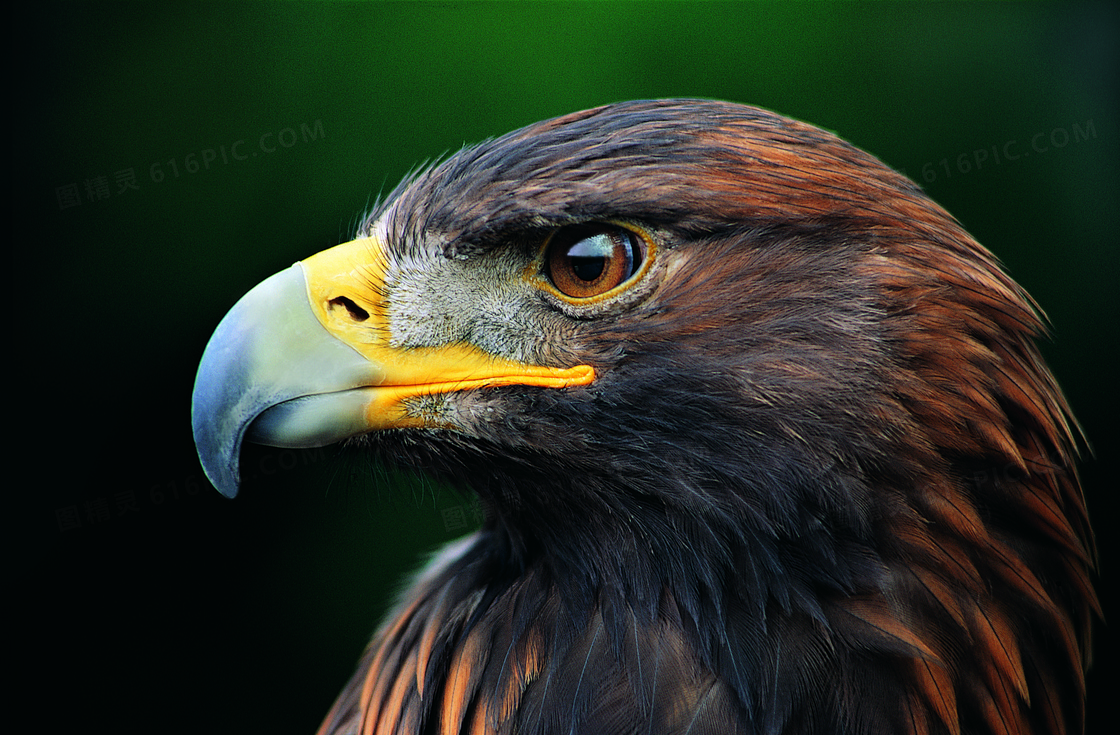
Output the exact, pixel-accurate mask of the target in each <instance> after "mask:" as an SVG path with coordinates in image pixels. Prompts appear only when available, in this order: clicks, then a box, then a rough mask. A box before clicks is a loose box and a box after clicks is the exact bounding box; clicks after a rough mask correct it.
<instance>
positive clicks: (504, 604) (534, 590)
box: [320, 537, 740, 735]
mask: <svg viewBox="0 0 1120 735" xmlns="http://www.w3.org/2000/svg"><path fill="white" fill-rule="evenodd" d="M484 547H485V543H484V542H482V541H480V540H479V539H478V538H476V537H468V538H467V539H464V540H463V541H460V542H457V543H456V544H453V545H451V546H450V547H448V548H447V549H445V550H444V551H443V552H442V553H441V554H439V555H437V557H436V558H435V559H434V560H433V562H432V563H431V564H430V565H429V566H428V567H427V568H426V569H425V571H423V572H422V573H421V574H420V577H419V581H418V584H416V585H415V586H414V587H413V588H412V589H410V590H409V592H408V594H407V596H406V597H405V598H404V599H403V600H401V601H400V603H399V604H398V606H397V608H396V609H395V611H394V612H393V614H391V615H390V616H389V618H388V620H387V621H386V623H385V624H384V625H383V626H382V628H381V629H380V630H379V631H378V633H377V635H376V636H375V637H374V639H373V641H372V642H371V644H370V646H369V648H368V649H367V650H366V652H365V654H364V655H363V657H362V659H361V662H360V664H359V666H358V669H357V671H356V673H355V674H354V676H353V677H352V679H351V681H350V683H349V684H348V685H347V687H346V689H345V690H344V691H343V693H342V695H341V696H340V697H339V699H338V700H337V702H336V703H335V706H334V708H333V710H332V711H331V713H330V714H329V715H328V717H327V718H326V721H325V722H324V723H323V727H322V728H321V729H320V735H341V734H344V733H378V734H382V733H402V734H403V733H410V734H411V733H419V732H433V733H441V734H442V733H485V734H494V735H497V734H500V733H515V732H516V733H525V734H526V735H530V734H535V733H539V734H540V735H545V734H547V733H554V732H555V733H559V732H564V733H606V732H609V733H631V732H633V733H638V732H657V733H690V734H692V735H703V734H705V733H712V734H713V735H714V734H715V733H723V734H730V735H733V734H734V733H735V732H739V730H738V729H737V728H736V726H735V723H736V722H738V721H739V717H740V715H739V713H738V712H737V709H738V705H737V704H736V698H735V695H734V693H733V692H732V691H731V690H730V689H729V688H728V686H727V685H726V683H724V682H723V681H722V680H721V679H720V678H719V677H717V676H716V675H715V674H713V672H712V671H710V670H709V669H708V668H707V667H705V666H704V665H703V664H702V663H701V661H700V658H699V657H698V656H697V653H696V652H695V650H694V649H693V647H692V646H691V645H690V644H689V643H688V642H687V636H686V634H685V632H684V626H682V625H681V621H680V619H679V615H678V613H677V612H676V605H675V604H674V603H673V601H672V600H671V599H669V598H668V596H666V598H665V599H662V600H660V601H659V602H658V603H657V604H656V605H655V606H654V610H655V614H654V615H653V616H647V615H644V614H642V613H640V612H636V611H635V609H634V608H633V607H630V606H627V605H621V604H616V603H615V602H612V598H611V596H610V595H604V594H599V593H596V594H595V595H593V597H594V600H593V602H592V603H591V604H583V600H585V599H588V598H581V599H580V600H579V601H576V600H573V599H570V598H565V597H564V596H562V595H561V593H560V590H559V588H558V586H557V585H556V584H555V583H554V580H551V579H550V578H549V575H548V574H547V573H546V572H544V571H542V570H539V569H531V570H523V571H522V573H521V574H519V575H517V576H516V577H514V578H509V579H508V580H506V581H502V575H500V574H498V575H495V574H494V570H493V569H492V568H489V564H490V562H489V560H488V559H487V556H486V554H485V552H484ZM599 592H600V593H601V591H599ZM666 594H668V593H666Z"/></svg>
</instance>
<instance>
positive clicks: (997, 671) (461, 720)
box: [195, 100, 1099, 735]
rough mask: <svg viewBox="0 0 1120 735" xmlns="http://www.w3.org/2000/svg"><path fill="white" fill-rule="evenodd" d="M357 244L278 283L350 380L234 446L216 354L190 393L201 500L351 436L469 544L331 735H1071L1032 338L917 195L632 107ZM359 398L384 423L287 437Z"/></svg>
mask: <svg viewBox="0 0 1120 735" xmlns="http://www.w3.org/2000/svg"><path fill="white" fill-rule="evenodd" d="M360 234H361V236H362V237H363V238H365V239H360V240H359V241H357V242H356V243H354V244H352V245H351V246H347V247H348V248H349V249H347V250H339V251H338V252H337V253H336V254H334V255H331V256H329V258H326V259H318V258H320V256H316V258H317V259H311V260H309V261H307V263H306V264H305V265H304V266H303V271H301V273H305V274H306V275H301V276H299V278H297V277H296V276H292V277H291V283H292V284H296V283H297V281H298V283H300V284H302V283H303V282H304V281H303V280H301V279H304V278H306V282H307V284H308V288H307V293H309V294H310V296H311V306H312V311H313V312H314V313H315V314H316V315H317V318H318V321H319V323H320V324H321V325H322V327H323V328H325V329H326V330H327V332H329V333H330V334H331V335H333V336H332V337H331V339H332V340H334V339H336V338H337V339H339V340H342V341H343V342H345V343H346V344H349V345H350V346H351V347H353V348H354V350H357V351H358V352H360V353H361V354H362V355H363V356H364V359H365V358H368V359H369V360H373V361H374V362H376V363H377V365H378V366H379V367H378V369H377V371H375V372H376V375H375V376H374V377H368V376H367V377H365V378H358V379H353V378H346V379H345V380H343V379H335V378H329V379H327V378H323V380H324V381H325V382H324V385H323V386H321V387H319V388H316V389H315V390H313V391H312V390H308V389H307V388H306V386H304V385H303V383H300V386H299V387H298V388H291V389H289V388H285V389H284V390H280V391H279V392H276V391H273V392H272V393H269V396H270V397H268V398H261V399H259V400H258V399H254V400H255V401H256V403H254V404H253V406H252V407H251V408H248V409H247V408H245V407H244V405H242V404H238V407H237V409H236V410H235V411H232V413H231V409H229V408H228V405H230V404H231V403H234V402H236V401H237V400H240V399H239V398H236V396H241V395H243V394H244V391H243V389H242V388H241V387H240V386H241V385H242V384H243V382H244V381H243V380H242V377H241V376H240V374H239V373H238V374H237V375H236V376H235V377H236V378H237V379H236V380H233V379H231V378H230V376H231V368H229V365H230V364H234V363H237V362H238V361H237V360H236V359H235V360H233V361H232V362H231V359H230V358H228V357H219V356H215V355H218V354H219V351H220V350H221V349H224V348H223V346H224V345H227V344H228V343H229V342H230V341H231V339H232V338H228V337H221V336H218V335H216V337H215V342H214V343H212V346H211V348H208V353H207V357H206V358H205V359H204V365H203V368H202V369H201V370H200V377H199V386H200V387H197V388H196V405H195V421H196V436H199V437H200V438H199V446H200V452H201V453H202V455H203V459H204V463H207V466H208V470H209V471H210V472H211V476H212V477H214V478H215V480H216V483H217V484H219V487H221V488H222V489H223V491H226V492H227V493H229V494H232V492H234V491H235V490H236V477H237V475H236V455H237V451H238V447H239V443H240V437H241V433H240V432H242V431H245V430H246V427H249V428H248V431H249V433H250V435H251V436H253V437H254V438H255V439H256V440H259V441H263V442H265V443H269V442H273V443H284V444H289V445H290V444H296V445H299V444H301V443H302V444H308V445H310V444H314V443H316V442H319V443H322V442H324V441H333V440H336V439H339V438H343V437H344V436H350V435H359V438H358V439H356V440H354V443H355V444H356V445H357V446H359V447H361V448H368V449H369V450H371V451H373V452H375V453H376V454H377V455H378V456H380V457H382V458H383V459H385V460H387V461H390V462H394V463H397V464H400V465H404V466H409V467H417V468H422V469H424V470H426V471H429V472H432V473H433V474H435V475H438V476H441V477H444V478H448V479H450V480H452V481H453V482H457V483H459V484H460V485H463V486H466V487H469V488H471V489H473V490H474V491H475V492H477V493H478V494H479V496H480V497H481V499H482V501H483V503H484V505H485V507H486V508H487V521H486V523H485V525H484V527H483V529H482V530H481V531H479V532H478V533H477V534H474V535H472V536H470V537H468V538H467V539H464V540H463V541H461V542H458V543H457V544H455V545H453V546H452V547H450V548H448V549H447V550H445V551H444V552H442V553H441V554H440V555H439V557H438V558H437V559H436V560H435V561H434V562H433V563H432V564H431V565H430V566H429V567H428V568H427V570H426V571H425V572H423V574H422V575H421V577H420V578H419V580H418V581H417V582H416V584H415V585H414V586H413V587H412V588H411V589H410V590H409V591H408V592H407V593H406V594H405V595H404V597H403V598H402V601H401V603H400V605H399V607H398V608H397V610H396V611H395V612H394V613H393V614H392V615H391V616H390V618H389V620H388V621H387V622H386V623H385V625H384V626H383V627H382V628H381V630H380V631H379V632H378V633H377V635H376V637H375V638H374V640H373V642H372V643H371V645H370V648H369V649H368V650H367V652H366V654H365V655H364V656H363V658H362V660H361V663H360V664H359V668H358V672H357V673H356V674H355V676H354V678H353V680H352V681H351V683H350V684H349V686H348V687H347V688H346V689H345V691H344V692H343V694H342V695H341V696H340V698H339V700H338V702H337V703H336V704H335V707H334V709H333V710H332V711H331V713H330V714H329V715H328V717H327V719H326V721H325V722H324V724H323V727H322V729H321V732H322V733H324V735H325V734H326V733H356V732H361V733H421V732H422V733H441V734H442V733H561V732H562V733H569V732H573V733H616V732H617V733H837V732H850V733H882V732H913V733H952V734H953V735H961V734H965V733H970V734H979V733H1054V734H1059V733H1066V734H1069V733H1077V732H1080V731H1081V730H1082V729H1083V716H1084V715H1083V712H1084V704H1083V703H1084V671H1085V668H1086V666H1087V664H1088V657H1089V627H1090V619H1091V617H1092V616H1093V614H1094V612H1099V610H1098V609H1097V603H1096V598H1095V596H1094V593H1093V591H1092V588H1091V584H1090V580H1089V570H1090V567H1091V554H1092V548H1091V546H1092V541H1091V533H1090V530H1089V524H1088V520H1087V515H1086V511H1085V505H1084V502H1083V499H1082V494H1081V489H1080V486H1079V482H1078V479H1077V475H1076V470H1075V452H1076V449H1075V445H1076V440H1075V436H1074V425H1073V419H1072V418H1071V416H1070V413H1069V409H1068V407H1067V405H1066V403H1065V400H1064V399H1063V397H1062V395H1061V393H1060V391H1059V390H1058V388H1057V385H1056V384H1055V382H1054V379H1053V378H1052V377H1051V375H1050V373H1049V371H1048V370H1047V369H1046V367H1045V365H1044V364H1043V363H1042V360H1041V358H1040V356H1039V353H1038V351H1037V349H1036V347H1035V345H1034V342H1033V340H1034V339H1035V338H1036V337H1037V336H1038V335H1039V334H1040V333H1041V332H1042V331H1043V324H1042V322H1041V320H1040V317H1039V316H1038V313H1037V311H1036V309H1035V307H1034V305H1033V303H1032V302H1031V301H1030V299H1029V297H1028V296H1026V294H1024V293H1023V291H1022V290H1021V289H1020V288H1019V287H1018V286H1017V285H1016V284H1015V283H1014V282H1013V281H1011V279H1010V278H1008V277H1007V276H1006V275H1005V274H1004V273H1003V272H1002V271H1001V269H1000V268H999V266H998V264H997V263H996V261H995V259H994V258H993V257H992V255H991V254H990V253H988V251H986V250H985V249H984V248H983V247H981V246H980V245H979V244H977V243H976V242H975V241H974V240H973V239H972V238H971V237H970V236H969V235H968V234H967V233H966V232H965V231H964V230H963V229H962V228H961V227H960V226H959V225H958V224H957V223H956V222H955V221H954V220H953V219H952V218H951V217H950V216H949V215H947V214H946V213H945V212H944V211H943V210H941V209H940V208H939V207H938V206H937V205H936V204H934V203H933V202H932V201H930V200H929V199H928V198H927V197H926V196H925V195H924V194H922V192H921V191H920V190H919V189H918V188H917V187H916V186H915V185H913V184H912V183H911V182H909V181H908V180H907V179H905V178H904V177H902V176H900V175H899V174H897V173H895V172H893V171H891V170H890V169H888V168H887V167H885V166H883V165H882V164H881V163H879V162H878V161H876V160H875V159H873V158H872V157H870V156H868V155H867V154H865V153H863V152H861V151H859V150H857V149H855V148H853V147H851V146H849V145H847V144H846V143H844V142H843V141H841V140H839V139H838V138H836V137H835V136H833V135H831V134H829V133H826V132H823V131H821V130H819V129H817V128H814V127H811V126H808V125H804V124H802V123H798V122H795V121H792V120H789V119H786V118H783V117H780V116H778V115H774V114H772V113H769V112H765V111H762V110H758V109H755V108H750V107H744V106H740V105H733V104H727V103H720V102H708V101H695V100H684V101H680V100H677V101H672V100H671V101H654V102H634V103H624V104H618V105H612V106H608V107H604V108H598V109H595V110H589V111H585V112H580V113H576V114H573V115H568V116H566V117H563V118H558V119H556V120H550V121H546V122H542V123H539V124H537V125H533V126H529V127H528V128H525V129H523V130H520V131H517V132H514V133H511V134H509V135H507V136H504V137H502V138H499V139H497V140H494V141H490V142H487V143H483V144H481V145H479V146H477V147H474V148H468V149H465V150H463V151H461V152H459V153H458V154H456V155H454V156H452V157H451V158H449V159H448V160H446V161H444V162H443V163H441V164H439V165H438V166H435V167H433V168H431V169H429V170H426V171H423V172H421V173H420V174H418V175H417V176H416V177H414V178H413V179H411V180H409V181H407V182H405V183H404V184H402V185H401V186H400V187H399V188H398V189H397V190H396V191H394V192H393V193H392V194H391V195H390V196H389V197H388V198H387V200H386V201H385V203H384V204H383V205H382V206H380V207H379V208H378V210H377V211H376V212H375V213H373V215H371V216H370V217H369V219H368V221H367V222H366V224H365V225H364V227H363V230H362V232H361V233H360ZM340 258H341V259H342V260H339V259H340ZM336 262H343V263H344V265H342V266H336V265H335V263H336ZM328 263H329V264H330V265H329V267H328V266H327V264H328ZM327 271H329V273H328V272H327ZM616 277H617V279H616ZM611 279H616V280H611ZM284 288H288V287H287V286H285V287H284ZM291 288H292V289H293V290H294V291H300V293H302V291H301V290H300V287H298V286H296V285H292V286H291ZM600 291H601V293H600ZM270 293H271V292H270ZM270 297H271V296H270ZM263 298H264V297H262V296H256V297H252V298H250V297H247V299H248V300H249V301H252V302H254V303H256V302H258V301H263ZM248 308H250V307H244V308H243V307H241V306H240V305H239V307H238V309H235V312H236V313H238V314H240V313H242V312H244V311H245V310H246V309H248ZM265 313H269V312H268V309H265ZM239 319H241V317H240V316H238V317H237V318H234V314H232V313H231V317H227V320H229V321H230V322H231V323H232V322H237V321H238V320H239ZM265 321H266V322H267V321H268V318H265ZM224 325H225V323H223V330H224V329H227V327H225V326H224ZM268 328H269V329H271V328H272V327H271V326H269V327H268ZM229 329H232V327H230V328H229ZM224 333H225V332H223V331H222V330H220V331H219V334H220V335H221V334H224ZM317 339H318V338H317ZM214 344H217V345H218V347H214ZM270 344H271V342H270ZM332 345H333V342H332ZM331 349H332V350H333V349H334V347H331ZM463 350H466V351H468V352H469V353H470V354H471V355H475V354H476V353H477V354H481V355H483V356H484V357H483V358H482V360H483V361H482V362H469V361H468V362H469V364H470V365H471V366H472V367H470V368H469V369H468V368H463V369H459V368H456V370H457V371H458V372H455V371H451V372H448V373H447V374H444V373H441V372H440V368H438V365H439V364H440V360H446V362H447V364H452V363H453V364H454V365H457V366H458V365H461V364H467V363H463V362H460V360H461V359H466V358H462V356H461V353H462V351H463ZM332 354H333V353H332ZM347 354H349V353H347ZM355 354H356V353H355ZM372 355H376V357H373V356H372ZM398 357H400V359H402V360H404V361H405V362H407V365H408V366H412V365H413V364H414V362H413V361H417V360H420V361H428V360H431V361H433V363H432V364H436V365H437V368H434V370H435V372H434V373H433V372H430V371H431V370H433V368H429V367H428V365H429V362H424V363H423V365H424V367H423V370H421V369H420V368H416V369H413V367H407V368H399V369H398V367H397V363H396V362H394V361H395V360H397V359H398ZM491 357H493V358H494V359H495V360H497V361H498V362H500V363H501V365H502V367H501V368H500V369H499V368H498V367H495V366H494V365H492V364H491V363H490V362H486V361H487V360H490V359H491ZM300 359H301V360H303V358H300ZM316 359H319V358H316ZM331 359H332V360H333V359H334V358H331ZM339 359H344V360H350V359H354V358H352V356H351V357H346V358H339ZM474 359H475V358H474V357H470V360H474ZM269 360H270V361H272V360H273V358H271V357H270V358H269ZM378 361H380V362H378ZM270 364H271V363H270ZM302 364H303V363H301V365H302ZM417 364H419V363H417ZM495 364H496V363H495ZM316 365H318V364H317V363H316ZM383 365H389V367H385V368H384V370H382V367H381V366H383ZM479 365H486V366H487V367H479ZM511 366H512V367H511ZM517 366H529V368H526V369H527V370H530V372H532V376H531V377H526V376H525V375H523V374H522V373H521V372H517V371H518V370H521V368H520V367H517ZM238 370H241V367H239V368H238ZM308 370H310V372H311V373H314V374H318V372H317V371H319V370H320V368H319V367H318V366H316V367H314V368H313V369H312V368H302V367H301V368H300V371H302V372H301V373H300V374H301V375H303V374H304V373H305V372H307V371H308ZM402 371H403V372H402ZM425 371H427V372H425ZM480 371H481V372H480ZM511 371H513V372H511ZM249 372H255V368H253V369H252V370H250V371H249ZM404 373H407V374H408V375H421V377H420V378H415V377H410V378H398V377H397V376H398V375H403V374H404ZM452 373H454V375H452ZM514 373H516V375H515V374H514ZM546 373H547V374H546ZM385 375H389V376H390V377H389V378H386V377H384V376H385ZM433 375H435V376H436V377H432V376H433ZM449 375H452V377H447V376H449ZM479 376H482V377H481V378H479ZM511 376H512V377H511ZM467 378H470V379H471V380H475V382H472V383H469V384H468V383H464V382H461V381H462V380H466V379H467ZM301 379H302V378H301ZM270 380H279V379H276V378H270ZM332 381H333V382H332ZM363 381H364V382H363ZM455 381H460V382H455ZM280 382H283V381H282V380H281V381H280ZM217 384H220V385H221V386H222V388H221V389H220V390H219V389H217V388H212V387H210V386H212V385H217ZM231 385H232V386H233V387H229V386H231ZM360 385H381V386H382V387H381V388H378V389H376V390H377V391H381V392H380V393H378V394H377V395H378V396H381V397H378V398H377V399H376V401H381V402H380V403H377V404H376V405H377V407H378V408H377V410H376V411H373V410H372V409H371V410H368V411H367V410H366V409H364V408H363V409H361V411H363V412H364V413H362V412H359V413H361V417H360V419H356V418H353V416H354V415H357V414H347V415H348V416H351V418H348V419H346V420H345V421H341V422H339V423H338V424H335V423H330V424H329V426H328V427H327V428H326V429H324V430H323V431H319V430H318V429H316V431H315V432H310V431H309V430H306V429H304V428H301V427H304V426H306V422H307V420H308V419H307V416H308V415H309V414H308V412H307V410H306V407H307V406H308V405H312V404H315V403H316V401H318V400H319V399H318V398H311V399H306V398H300V397H301V396H307V395H309V394H312V393H316V394H323V393H328V394H331V395H335V394H346V395H347V396H350V395H353V394H354V389H355V387H356V386H360ZM387 386H392V387H391V389H388V388H387ZM386 390H388V392H386ZM362 395H363V396H365V395H366V394H362ZM215 396H217V397H215ZM386 396H387V397H386ZM292 399H295V400H292ZM347 400H349V399H348V398H347ZM363 400H365V399H364V398H363ZM215 404H217V405H218V411H219V412H220V413H221V412H224V413H222V415H226V416H229V415H235V418H234V420H233V423H232V425H233V426H234V428H232V429H230V428H228V427H227V428H222V429H221V430H217V431H214V432H213V435H211V433H208V432H210V431H211V430H210V429H208V428H204V429H202V430H200V429H199V428H198V426H199V424H203V425H207V424H208V423H210V419H209V418H208V417H209V416H210V415H211V411H212V407H213V406H214V405H215ZM277 405H279V406H280V408H279V409H277V408H276V406H277ZM364 405H365V404H363V406H364ZM371 405H372V404H371ZM347 410H350V409H347ZM355 410H356V409H355ZM258 414H260V416H261V417H262V418H258ZM375 414H376V415H375ZM278 415H279V416H281V419H282V420H277V419H276V417H277V416H278ZM330 415H331V416H332V417H333V416H335V415H336V414H335V413H331V414H330ZM293 416H294V418H291V417H293ZM316 420H318V414H316ZM332 420H333V419H332ZM284 421H287V422H289V423H287V424H284V428H283V429H278V428H275V427H276V426H277V425H279V424H281V423H283V422H284ZM292 427H295V428H292ZM340 427H341V428H340ZM372 429H377V430H378V431H374V432H372V433H367V432H370V430H372ZM301 432H303V433H301ZM303 434H314V436H313V437H311V438H305V437H304V436H303ZM230 437H234V438H230ZM231 468H232V469H231Z"/></svg>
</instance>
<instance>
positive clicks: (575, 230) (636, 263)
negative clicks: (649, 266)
mask: <svg viewBox="0 0 1120 735" xmlns="http://www.w3.org/2000/svg"><path fill="white" fill-rule="evenodd" d="M545 258H546V260H547V267H548V275H549V278H551V279H552V285H554V286H556V288H557V290H559V291H560V293H562V294H564V295H565V296H571V297H572V298H576V299H586V298H590V297H592V296H599V295H600V294H604V293H606V292H607V291H610V290H611V289H612V288H615V287H616V286H619V285H621V284H623V283H625V282H626V281H627V280H628V279H629V278H630V277H631V276H633V275H634V274H635V273H636V272H637V271H638V268H639V267H640V266H641V264H642V250H641V247H640V246H639V240H638V238H637V236H636V235H634V233H632V232H628V231H627V230H624V229H622V228H619V227H604V226H598V227H572V228H568V229H566V230H562V231H561V232H559V233H557V234H556V236H555V237H553V238H552V241H551V242H550V243H549V244H548V251H547V253H546V254H545Z"/></svg>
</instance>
